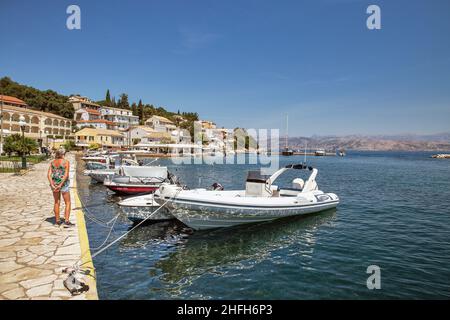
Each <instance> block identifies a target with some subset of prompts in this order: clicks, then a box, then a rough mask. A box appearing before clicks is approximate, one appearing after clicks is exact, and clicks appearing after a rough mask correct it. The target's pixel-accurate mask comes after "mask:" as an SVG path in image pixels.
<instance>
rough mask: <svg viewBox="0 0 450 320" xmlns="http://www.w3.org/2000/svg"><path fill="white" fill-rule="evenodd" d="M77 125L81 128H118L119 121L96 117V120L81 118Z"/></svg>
mask: <svg viewBox="0 0 450 320" xmlns="http://www.w3.org/2000/svg"><path fill="white" fill-rule="evenodd" d="M77 125H78V127H79V128H86V127H88V128H96V129H108V130H117V129H118V126H117V123H115V122H112V121H109V120H105V119H96V120H79V121H77Z"/></svg>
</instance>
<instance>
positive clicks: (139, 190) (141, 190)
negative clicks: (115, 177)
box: [107, 186, 158, 194]
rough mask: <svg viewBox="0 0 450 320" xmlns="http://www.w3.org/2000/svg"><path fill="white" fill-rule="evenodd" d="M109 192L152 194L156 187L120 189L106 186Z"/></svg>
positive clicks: (119, 187)
mask: <svg viewBox="0 0 450 320" xmlns="http://www.w3.org/2000/svg"><path fill="white" fill-rule="evenodd" d="M107 187H108V188H109V189H110V190H112V191H114V192H117V193H122V194H138V193H152V192H155V191H156V190H157V189H158V187H147V186H146V187H121V186H107Z"/></svg>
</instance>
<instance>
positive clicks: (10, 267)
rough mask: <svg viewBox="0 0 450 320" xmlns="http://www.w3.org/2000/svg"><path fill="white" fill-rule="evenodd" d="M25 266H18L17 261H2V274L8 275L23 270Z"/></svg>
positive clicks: (0, 270) (0, 263)
mask: <svg viewBox="0 0 450 320" xmlns="http://www.w3.org/2000/svg"><path fill="white" fill-rule="evenodd" d="M22 267H23V265H21V264H17V263H16V262H15V261H5V262H1V261H0V273H7V272H10V271H14V270H17V269H20V268H22Z"/></svg>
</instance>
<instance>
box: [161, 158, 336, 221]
mask: <svg viewBox="0 0 450 320" xmlns="http://www.w3.org/2000/svg"><path fill="white" fill-rule="evenodd" d="M289 169H309V170H310V171H311V175H310V176H309V178H308V180H307V181H306V182H304V181H303V180H302V179H299V178H296V179H294V180H293V181H292V187H291V188H279V187H278V186H276V185H274V184H273V182H274V181H275V180H276V179H277V178H278V177H279V176H280V175H281V174H282V173H284V172H285V171H286V170H289ZM317 173H318V170H317V169H315V168H312V167H306V166H305V165H303V164H298V165H288V166H286V167H284V168H281V169H280V170H278V171H277V172H275V173H274V174H273V175H271V176H264V175H261V174H260V173H259V172H258V171H250V172H249V174H248V177H247V181H246V189H245V190H229V191H226V190H206V189H194V190H183V188H182V187H179V186H176V185H170V184H163V185H162V186H161V187H160V188H159V190H158V191H156V193H155V200H156V201H157V202H158V203H159V204H163V203H165V202H167V204H166V207H167V209H168V210H169V211H170V212H171V214H173V215H174V216H175V217H176V218H177V219H178V220H180V221H182V222H183V223H184V224H186V225H187V226H189V227H191V228H193V229H197V230H199V229H210V228H219V227H229V226H234V225H238V224H244V223H251V222H260V221H269V220H274V219H278V218H283V217H288V216H293V215H303V214H309V213H314V212H319V211H323V210H327V209H331V208H335V207H336V206H337V205H338V203H339V197H338V196H337V195H336V194H334V193H325V192H323V191H320V190H318V186H317V183H316V180H315V178H316V176H317Z"/></svg>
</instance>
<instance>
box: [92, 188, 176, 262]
mask: <svg viewBox="0 0 450 320" xmlns="http://www.w3.org/2000/svg"><path fill="white" fill-rule="evenodd" d="M181 190H182V189H180V190H178V191H177V193H176V194H175V195H174V196H173V197H171V198H169V199H167V200H166V201H165V202H164V203H163V204H162V205H161V206H160V207H159V208H158V209H156V210H155V211H153V212H152V213H151V214H149V215H148V216H147V217H146V218H145V219H144V220H142V221H140V222H139V223H138V224H136V225H135V226H134V227H132V228H131V229H130V230H128V231H127V232H126V233H125V234H123V235H121V236H120V237H118V238H117V239H116V240H114V241H113V242H111V243H109V244H108V245H107V246H106V247H104V248H103V249H101V250H99V251H97V252H96V253H94V254H93V255H92V259H94V258H95V257H96V256H98V255H99V254H100V253H102V252H103V251H105V250H106V249H108V248H109V247H111V246H112V245H113V244H115V243H116V242H117V241H119V240H121V239H123V238H124V237H125V236H127V235H128V234H129V233H130V232H132V231H133V230H134V229H136V228H137V227H139V226H140V225H141V224H143V223H144V222H145V221H147V220H148V219H150V218H151V217H152V216H153V215H154V214H156V213H157V212H158V211H159V210H161V209H162V208H163V207H164V206H165V205H166V204H167V203H168V202H169V201H170V200H172V199H173V198H175V197H176V196H177V195H178V193H179V192H180V191H181Z"/></svg>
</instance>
